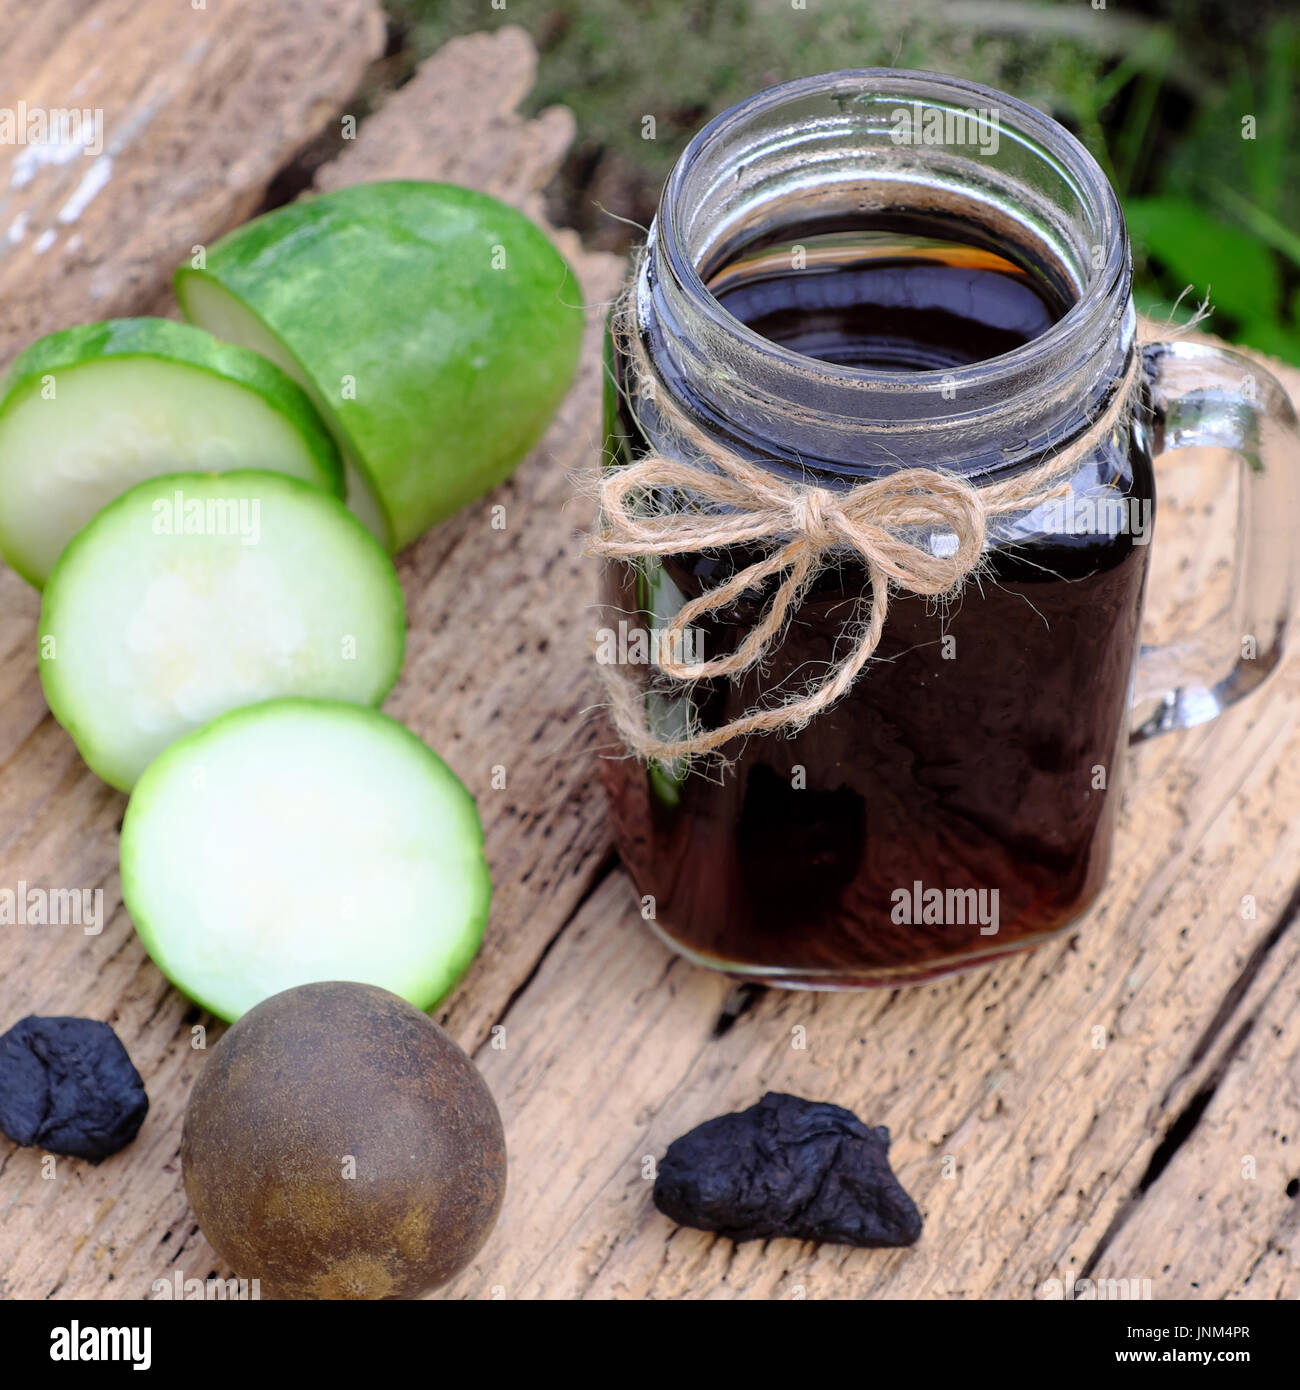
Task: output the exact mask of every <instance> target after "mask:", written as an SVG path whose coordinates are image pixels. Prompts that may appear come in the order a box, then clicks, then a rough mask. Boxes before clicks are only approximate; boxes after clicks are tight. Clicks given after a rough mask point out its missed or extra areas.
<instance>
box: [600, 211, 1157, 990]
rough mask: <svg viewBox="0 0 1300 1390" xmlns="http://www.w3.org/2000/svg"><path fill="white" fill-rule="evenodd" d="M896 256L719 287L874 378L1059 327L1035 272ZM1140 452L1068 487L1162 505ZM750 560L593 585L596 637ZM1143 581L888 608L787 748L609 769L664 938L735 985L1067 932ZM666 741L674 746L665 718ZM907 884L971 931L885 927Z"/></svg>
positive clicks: (1006, 264) (712, 640)
mask: <svg viewBox="0 0 1300 1390" xmlns="http://www.w3.org/2000/svg"><path fill="white" fill-rule="evenodd" d="M906 236H907V238H908V239H907V240H904V239H903V238H902V235H901V234H899V233H898V232H897V229H896V228H885V229H874V230H873V231H871V232H869V233H866V234H863V236H862V237H859V246H858V250H859V252H860V251H861V249H862V244H863V242H864V241H870V243H871V250H872V255H871V257H870V258H869V261H870V263H869V264H867V265H865V266H864V264H863V259H864V258H863V257H862V256H861V255H860V254H856V255H853V254H851V255H849V256H848V257H847V259H846V258H844V257H843V256H842V255H840V252H841V251H842V250H843V243H841V244H840V245H839V246H837V247H835V248H831V254H830V256H829V257H828V258H826V259H824V260H823V261H822V265H823V267H824V268H823V269H819V270H815V271H810V270H808V269H805V270H791V269H790V268H789V260H788V257H787V256H786V251H785V248H778V252H777V255H776V257H775V259H773V257H772V256H771V255H770V254H769V255H768V257H767V261H766V266H764V264H762V261H763V254H764V251H765V250H770V248H757V250H754V251H751V252H750V253H749V256H750V262H751V263H750V265H749V267H748V268H746V269H742V271H741V273H736V269H735V268H736V266H737V265H738V264H739V262H740V261H741V260H742V259H743V258H737V260H736V261H733V262H732V264H731V268H730V269H729V268H727V267H724V268H723V269H722V270H720V271H716V272H714V273H713V275H712V276H711V277H710V283H711V286H712V288H713V289H714V291H715V293H716V294H717V296H718V298H719V299H720V300H721V301H722V303H723V304H724V305H725V306H726V307H727V308H728V309H729V310H730V311H731V312H732V313H734V314H736V315H737V317H742V318H743V319H744V320H745V321H746V322H748V323H749V324H750V326H751V327H753V328H755V329H756V330H757V331H760V332H762V333H764V334H765V335H767V336H770V337H772V338H774V339H777V340H778V341H780V342H782V343H783V344H785V345H787V346H789V347H792V348H794V349H795V350H796V351H801V352H804V353H805V354H806V355H815V356H817V357H820V358H823V359H825V360H828V361H832V362H840V363H849V364H852V365H854V366H875V367H881V368H886V369H892V370H897V369H899V368H905V367H909V366H910V367H913V368H917V369H922V368H933V367H945V366H948V365H959V364H962V363H966V362H971V361H977V360H980V359H983V358H987V357H991V356H995V355H997V354H999V353H1002V352H1005V351H1007V350H1008V349H1009V348H1010V347H1014V346H1018V345H1020V344H1021V343H1023V342H1026V341H1030V340H1031V339H1032V338H1033V337H1035V336H1037V335H1038V334H1039V333H1041V332H1042V331H1044V330H1045V329H1046V328H1047V327H1048V326H1050V324H1051V323H1052V322H1054V321H1055V320H1056V319H1057V318H1059V317H1060V315H1061V314H1062V313H1063V312H1064V311H1065V309H1066V308H1067V307H1068V301H1067V300H1066V299H1065V298H1064V296H1063V295H1062V294H1061V292H1060V291H1059V289H1057V288H1055V287H1054V286H1053V284H1052V282H1051V280H1050V277H1047V276H1044V275H1042V274H1038V273H1036V272H1034V271H1032V270H1030V269H1028V268H1023V267H1019V266H1016V265H1015V264H1014V263H1013V262H1011V261H1010V260H1009V259H1007V258H1005V257H1001V256H993V257H990V255H989V253H988V252H987V251H985V250H984V249H983V248H978V247H972V246H969V245H962V244H961V243H960V242H954V241H953V240H952V239H951V237H949V236H948V234H947V232H946V231H945V232H944V234H943V235H942V236H940V235H936V236H934V237H932V238H929V239H928V240H929V244H928V245H925V244H921V243H923V242H925V241H926V238H923V237H922V238H917V237H916V233H915V229H909V231H908V232H907V234H906ZM890 237H893V238H894V244H893V246H892V248H891V246H890V245H889V238H890ZM803 240H804V243H805V244H809V242H810V240H811V239H808V238H805V239H803ZM820 249H826V247H825V244H824V243H823V244H822V246H821V248H820ZM809 264H810V265H811V264H813V262H812V261H811V260H810V262H809ZM949 272H951V273H949ZM611 406H612V409H613V415H612V423H613V427H612V429H611V434H612V435H613V436H614V437H615V443H616V445H617V452H616V455H615V456H619V454H621V455H622V456H629V455H634V454H635V452H636V451H637V450H638V448H640V447H642V445H641V442H640V436H639V435H638V433H637V431H636V427H635V425H634V424H633V423H632V421H631V420H630V418H628V416H627V415H626V414H624V413H622V412H621V410H620V409H619V408H618V407H615V406H614V403H613V401H611ZM1130 433H1131V437H1130V446H1129V448H1128V451H1127V454H1126V455H1119V456H1115V457H1110V458H1103V459H1099V460H1098V462H1097V464H1096V465H1095V467H1094V468H1093V469H1092V470H1091V472H1090V473H1088V474H1086V475H1081V478H1080V486H1085V485H1088V484H1096V483H1097V482H1099V481H1100V482H1108V483H1109V484H1110V485H1111V486H1112V487H1113V488H1114V489H1115V491H1116V493H1117V494H1119V495H1123V496H1126V497H1131V498H1136V499H1151V498H1152V497H1153V479H1152V472H1151V466H1150V459H1149V457H1148V455H1147V453H1146V445H1145V442H1144V438H1143V433H1142V430H1141V429H1140V428H1139V429H1134V430H1132V431H1131V432H1130ZM745 558H746V557H744V556H731V557H722V558H721V559H719V558H718V557H700V556H684V557H677V558H673V559H669V560H666V561H665V562H663V564H662V566H658V565H657V563H655V562H650V563H651V564H652V567H651V568H650V569H649V570H648V572H646V573H643V574H640V575H639V574H638V573H637V572H636V571H635V570H634V569H633V568H632V567H630V566H625V565H622V564H614V565H611V566H609V567H608V569H607V571H606V599H607V602H608V603H609V604H610V606H611V610H610V612H609V614H608V618H607V621H609V622H611V623H614V624H616V623H617V621H618V619H619V618H620V617H621V618H624V619H630V618H631V615H634V614H636V613H637V612H638V611H639V612H641V613H643V614H644V613H646V612H653V615H654V616H653V617H643V618H642V619H641V621H642V622H643V623H644V624H646V625H648V626H657V627H659V628H662V627H663V625H664V624H665V623H666V622H667V620H668V616H670V615H671V612H672V611H673V610H674V608H675V607H677V606H679V605H680V603H681V602H682V601H684V599H683V598H680V597H678V595H679V594H680V595H682V596H684V597H685V598H689V597H693V596H694V595H696V594H698V593H699V592H701V590H702V589H703V588H705V587H708V586H711V585H712V584H714V583H716V582H717V579H718V577H719V575H720V574H724V573H726V572H727V571H728V570H729V569H730V568H731V566H732V565H734V564H737V563H741V562H743V561H744V559H745ZM751 558H752V557H751ZM1146 568H1147V548H1146V546H1145V545H1142V544H1139V543H1138V542H1137V538H1136V537H1134V536H1133V535H1132V534H1071V535H1060V536H1043V537H1040V538H1039V539H1037V540H1033V541H1030V542H1029V543H1028V544H1026V545H1022V546H1019V547H1017V548H1016V549H1015V550H1011V549H1001V550H996V551H994V552H993V554H992V557H991V565H990V568H989V570H988V571H987V573H986V574H985V575H984V577H983V578H982V580H981V582H979V583H978V584H976V583H970V584H968V585H967V587H966V588H965V590H964V591H963V592H962V594H961V595H960V596H959V598H958V599H957V600H955V601H954V602H953V603H952V604H951V606H950V607H948V608H947V609H946V611H945V610H944V609H941V608H940V609H936V607H935V605H934V604H933V602H932V601H930V600H928V599H926V598H922V597H917V596H914V595H906V594H903V595H895V596H894V597H893V598H892V599H891V602H890V606H889V613H888V619H887V622H886V625H885V629H884V634H883V637H882V639H881V642H880V644H879V647H878V649H877V652H876V659H875V660H874V661H873V662H872V663H871V664H870V666H869V667H868V668H867V670H866V672H865V673H864V674H863V675H862V677H861V678H860V679H859V680H858V682H857V684H856V685H855V686H854V687H853V689H852V690H851V692H850V693H849V694H848V695H847V696H846V697H845V698H844V699H843V700H841V701H840V702H839V703H838V704H837V705H835V706H834V707H833V708H832V709H831V710H830V711H829V712H827V713H823V714H821V715H819V716H818V717H817V718H816V719H814V720H813V721H812V723H811V724H809V725H808V727H807V728H805V729H804V730H803V731H801V732H800V733H798V734H797V735H795V736H794V737H793V738H786V737H783V736H780V735H777V736H767V737H756V738H752V739H750V740H749V742H748V743H746V744H745V746H744V748H743V750H741V749H737V748H734V747H733V748H730V749H728V750H727V751H728V753H731V754H736V753H738V754H739V756H738V759H737V761H736V763H735V765H734V766H733V767H732V768H730V769H729V770H728V771H727V772H726V773H725V774H724V775H721V776H720V775H719V774H718V773H717V771H716V770H715V771H712V772H709V771H691V770H683V769H682V768H673V767H664V766H655V765H652V766H651V767H650V768H649V769H646V768H644V767H642V766H640V765H639V764H638V763H637V762H636V761H635V760H632V759H624V760H609V761H606V762H605V763H604V765H603V766H604V770H605V778H606V784H607V788H608V792H609V797H610V805H611V810H612V814H613V817H614V822H615V830H616V837H617V841H618V845H619V848H620V851H621V853H622V855H623V857H624V860H625V862H626V864H627V866H628V868H629V870H630V872H631V873H632V876H633V878H634V879H635V881H636V883H637V886H638V890H639V892H640V893H641V894H643V895H650V896H652V897H653V898H654V920H655V924H656V926H657V927H658V929H659V930H660V931H661V932H662V933H663V934H664V935H665V936H667V937H668V938H669V939H670V940H672V941H673V942H674V943H675V944H676V945H678V946H679V947H681V948H682V949H684V950H685V951H687V952H688V953H690V954H692V955H694V956H695V957H697V958H700V959H703V960H705V961H708V962H709V963H713V964H720V965H723V966H724V967H725V966H730V967H731V968H733V969H735V970H736V972H737V973H739V974H752V975H760V976H764V977H767V978H772V979H777V980H781V981H786V982H791V983H819V982H821V983H843V984H849V983H858V984H869V983H889V982H891V981H894V980H901V979H918V978H924V977H926V976H927V975H932V974H936V973H942V972H943V971H944V970H946V969H950V968H953V967H954V966H955V965H956V964H970V963H973V962H975V961H978V960H981V959H985V958H988V957H991V956H993V955H996V954H1000V953H1003V952H1005V951H1007V950H1011V949H1017V948H1019V947H1024V946H1028V945H1032V944H1035V942H1036V941H1038V940H1040V939H1042V938H1043V937H1044V936H1045V935H1047V934H1049V933H1051V932H1053V931H1055V930H1057V929H1059V928H1061V927H1062V926H1064V925H1065V924H1067V923H1069V922H1070V921H1072V920H1073V919H1074V918H1075V917H1077V916H1078V915H1079V914H1080V913H1081V912H1082V911H1084V910H1085V909H1086V907H1087V906H1088V905H1089V904H1090V903H1091V901H1092V899H1093V898H1094V897H1095V896H1096V894H1097V893H1098V891H1099V890H1100V888H1101V885H1102V881H1103V879H1104V876H1105V873H1106V869H1107V866H1108V862H1109V858H1110V847H1111V839H1112V832H1113V828H1114V823H1115V817H1116V814H1117V810H1118V804H1119V791H1118V785H1117V784H1118V778H1119V773H1120V768H1121V754H1122V750H1123V747H1124V745H1125V742H1126V728H1127V719H1128V700H1129V686H1130V678H1131V671H1132V663H1133V658H1134V653H1135V650H1136V643H1137V636H1138V623H1139V614H1140V607H1141V593H1142V588H1143V584H1144V582H1145V575H1146ZM866 588H867V580H866V575H865V572H864V571H863V570H862V568H861V567H860V566H857V565H855V564H852V563H848V562H846V563H844V564H843V565H842V566H840V567H838V568H832V569H829V570H827V571H825V572H824V573H823V575H822V576H821V578H820V580H819V581H818V583H817V584H816V586H815V588H814V590H813V592H812V593H811V594H810V595H809V597H808V598H807V599H806V600H805V602H804V604H803V607H802V609H801V610H800V612H799V614H798V615H797V617H796V619H795V621H794V622H793V624H792V625H791V626H790V628H789V630H788V631H787V633H786V635H785V636H784V638H783V639H782V641H781V643H780V645H779V646H778V647H777V648H776V649H775V650H774V651H773V653H772V656H771V659H770V660H769V661H768V662H767V663H765V668H764V670H763V671H762V672H761V673H758V672H750V673H748V674H747V675H746V676H745V677H744V678H743V679H742V680H741V681H739V682H738V683H737V684H734V685H733V684H732V683H730V682H728V681H726V680H718V681H714V682H702V683H700V684H699V685H698V686H697V687H696V692H695V695H696V703H697V710H698V714H699V717H700V718H701V721H702V722H703V723H704V724H705V725H706V726H709V727H713V726H716V725H718V724H721V723H723V722H725V721H727V720H729V719H733V718H735V717H737V716H738V715H739V714H741V713H742V712H743V711H744V710H746V709H747V708H750V707H752V706H753V705H754V704H755V703H757V702H762V703H771V702H772V701H773V700H774V699H776V698H780V696H781V695H782V694H783V693H789V692H790V691H792V690H796V689H800V688H802V687H803V686H805V685H806V684H807V683H808V682H809V681H810V680H813V679H816V678H817V677H818V675H819V674H820V673H821V672H822V671H823V670H824V669H825V666H826V665H827V663H829V662H830V661H831V660H833V659H834V656H835V651H836V649H835V642H836V639H837V637H839V636H840V634H841V632H842V629H843V627H844V624H845V621H846V618H847V617H848V616H849V615H850V614H851V613H852V607H851V605H852V604H853V603H854V602H855V601H857V600H859V599H861V597H862V596H863V594H864V592H865V591H866ZM669 596H671V597H669ZM765 598H766V595H765V594H764V595H754V596H753V597H752V600H746V601H744V602H741V603H739V604H737V605H735V606H734V607H732V608H731V609H729V610H727V611H726V612H725V614H723V615H722V616H720V617H718V618H717V619H716V620H715V621H712V622H709V623H704V624H701V627H702V639H703V644H704V654H705V655H706V656H714V655H717V654H719V653H721V652H723V651H728V650H731V649H732V648H733V647H734V646H735V645H736V644H737V643H738V641H739V640H740V639H741V638H742V636H743V635H744V633H745V632H746V631H748V629H749V627H750V626H751V625H752V623H753V622H754V621H755V619H756V617H757V615H758V613H759V612H760V611H761V608H762V604H763V601H764V599H765ZM839 651H840V653H841V654H842V652H843V646H842V645H841V647H840V648H839ZM658 718H659V720H660V725H661V728H662V729H663V730H664V731H666V732H671V731H673V729H674V716H673V714H672V712H671V710H667V711H665V709H664V708H663V707H659V713H658ZM918 884H919V885H921V891H922V893H924V891H925V890H930V889H938V890H940V891H941V892H945V893H946V892H948V891H949V890H957V891H959V892H961V893H962V894H963V899H962V908H961V911H960V912H959V913H958V914H956V915H958V916H960V915H965V914H968V915H967V920H966V921H965V922H961V921H957V920H955V919H954V913H953V911H952V906H953V903H952V901H951V900H949V905H948V907H946V908H945V909H944V911H943V915H942V918H941V920H938V921H928V922H927V921H926V920H924V918H925V916H926V912H925V899H924V897H922V898H921V899H920V900H919V905H921V906H922V913H921V920H913V921H907V920H900V917H902V916H903V915H904V914H906V915H907V916H915V913H914V912H913V908H914V907H915V906H917V905H918V899H917V897H916V885H918ZM971 890H974V894H975V895H976V896H971V895H970V891H971ZM900 893H901V894H903V895H905V896H906V899H907V903H906V907H904V905H903V903H902V901H901V900H900V896H899V895H900ZM994 893H995V894H996V897H992V896H990V895H991V894H994ZM980 894H982V895H983V896H982V898H981V897H980V896H978V895H980ZM981 908H983V909H985V911H984V917H983V920H981V918H980V912H981ZM989 909H993V910H995V911H996V931H995V932H989V931H988V930H987V928H988V927H989V926H990V925H991V922H990V921H989V920H988V918H989V916H990V912H989ZM982 928H984V930H982Z"/></svg>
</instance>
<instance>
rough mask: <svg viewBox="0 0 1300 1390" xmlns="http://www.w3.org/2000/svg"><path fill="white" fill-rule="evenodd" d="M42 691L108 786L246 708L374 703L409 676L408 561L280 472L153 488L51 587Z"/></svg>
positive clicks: (130, 781) (87, 534)
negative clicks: (282, 701) (402, 569)
mask: <svg viewBox="0 0 1300 1390" xmlns="http://www.w3.org/2000/svg"><path fill="white" fill-rule="evenodd" d="M40 637H41V646H40V656H41V663H40V671H41V684H42V685H43V687H44V689H45V697H46V699H47V701H48V702H49V706H50V710H51V711H52V713H53V714H54V717H55V718H56V719H57V720H58V721H59V723H60V724H62V725H63V727H64V728H65V729H66V730H67V731H68V733H69V734H71V735H72V738H73V741H74V742H75V743H76V745H77V748H78V750H79V751H80V753H81V755H82V757H83V758H84V759H85V760H86V762H87V764H88V765H89V766H90V767H91V769H92V770H93V771H94V772H96V773H98V774H99V776H100V777H102V778H103V779H104V780H105V781H106V782H109V783H111V784H112V785H113V786H115V787H117V788H119V789H120V790H122V791H129V790H130V789H131V787H132V786H134V785H135V782H136V779H137V778H138V777H139V776H140V774H141V773H142V772H143V771H144V769H145V768H146V767H147V766H148V764H149V763H150V762H151V761H152V760H153V759H154V758H155V757H156V756H157V755H158V754H159V753H161V752H162V750H163V749H164V748H166V747H167V746H168V744H170V743H171V742H173V741H174V740H175V739H177V738H180V737H182V736H183V735H185V734H187V733H189V732H190V731H191V730H193V729H195V728H197V727H198V726H199V725H201V724H204V723H206V722H207V721H208V720H209V719H212V718H214V717H215V716H217V715H219V714H224V713H225V712H226V711H227V710H231V709H235V708H238V707H239V706H241V705H248V704H253V703H256V702H259V701H262V700H268V699H272V698H275V697H277V696H286V695H302V696H316V697H323V698H329V699H339V700H349V701H353V702H355V703H357V704H362V705H376V704H378V703H379V702H380V701H382V700H383V698H384V697H385V696H386V695H387V694H388V692H389V691H390V690H391V689H392V687H393V685H394V683H395V682H396V680H397V676H398V673H399V672H400V670H401V666H402V656H403V651H404V647H405V641H406V612H405V605H404V602H403V599H402V590H401V585H400V584H399V582H398V578H397V573H396V571H395V570H394V568H393V562H392V560H391V559H390V558H389V557H388V555H387V553H386V552H385V551H384V549H383V547H382V546H380V545H379V544H378V542H377V541H375V539H374V537H372V536H371V535H370V534H369V533H368V532H367V531H366V529H365V527H364V526H362V525H361V523H360V522H359V521H358V520H357V519H356V517H354V516H353V515H352V514H351V512H349V511H348V509H347V508H346V507H345V506H344V505H343V503H342V502H341V501H340V500H339V499H338V498H337V497H332V496H330V495H329V494H328V493H325V492H322V491H320V490H319V489H318V488H314V487H311V486H309V485H308V484H306V483H302V482H299V481H298V480H297V479H295V478H287V477H284V476H283V475H282V474H278V473H266V472H261V471H257V470H244V471H238V472H234V473H221V474H214V475H205V474H197V473H178V474H172V475H171V476H168V477H163V478H151V479H146V481H145V482H143V483H138V484H137V485H136V486H135V487H134V488H132V489H131V490H130V491H129V492H127V493H126V494H124V495H123V496H122V497H119V498H118V499H117V500H116V501H114V502H110V503H109V505H108V506H107V507H105V508H104V510H103V511H101V512H100V513H99V514H98V515H97V516H96V517H95V518H94V520H92V521H91V523H90V524H89V525H88V526H86V527H85V528H84V529H83V530H82V531H80V532H79V533H78V534H77V535H76V536H75V537H74V538H73V540H72V542H71V544H70V545H69V546H68V548H67V549H66V550H65V551H64V553H63V556H62V558H61V559H60V560H59V562H58V564H57V565H55V567H54V571H53V573H52V574H51V575H50V580H49V583H48V584H47V585H46V587H45V594H44V599H43V602H42V606H41V626H40Z"/></svg>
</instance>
